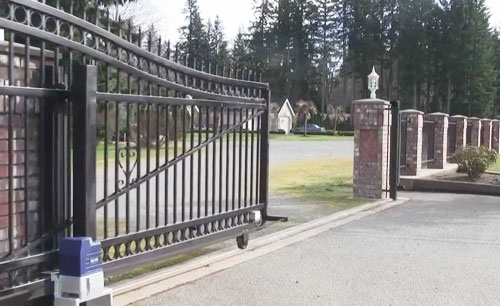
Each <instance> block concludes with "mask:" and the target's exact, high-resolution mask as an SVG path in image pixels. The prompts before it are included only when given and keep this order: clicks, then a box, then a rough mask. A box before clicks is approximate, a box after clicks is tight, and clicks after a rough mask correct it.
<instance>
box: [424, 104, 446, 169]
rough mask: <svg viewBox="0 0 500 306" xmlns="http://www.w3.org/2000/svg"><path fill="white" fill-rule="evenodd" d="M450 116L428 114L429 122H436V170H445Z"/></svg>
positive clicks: (433, 164) (433, 165)
mask: <svg viewBox="0 0 500 306" xmlns="http://www.w3.org/2000/svg"><path fill="white" fill-rule="evenodd" d="M448 116H449V115H448V114H445V113H432V114H427V115H426V116H425V117H426V119H427V120H430V121H434V162H432V164H431V165H430V167H431V168H434V169H443V168H444V166H445V164H446V159H447V155H448Z"/></svg>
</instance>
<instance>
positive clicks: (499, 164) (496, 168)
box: [488, 158, 500, 172]
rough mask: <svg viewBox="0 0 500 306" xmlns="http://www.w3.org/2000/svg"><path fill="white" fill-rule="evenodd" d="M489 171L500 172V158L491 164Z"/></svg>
mask: <svg viewBox="0 0 500 306" xmlns="http://www.w3.org/2000/svg"><path fill="white" fill-rule="evenodd" d="M488 170H489V171H495V172H500V158H498V159H497V162H496V163H495V164H493V166H491V167H490V168H489V169H488Z"/></svg>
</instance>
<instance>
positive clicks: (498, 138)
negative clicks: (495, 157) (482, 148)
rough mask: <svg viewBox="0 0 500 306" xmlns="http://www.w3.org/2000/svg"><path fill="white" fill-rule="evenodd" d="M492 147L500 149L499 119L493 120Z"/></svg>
mask: <svg viewBox="0 0 500 306" xmlns="http://www.w3.org/2000/svg"><path fill="white" fill-rule="evenodd" d="M491 131H492V133H491V148H492V149H493V150H496V151H497V152H499V151H500V121H499V120H496V119H494V120H491Z"/></svg>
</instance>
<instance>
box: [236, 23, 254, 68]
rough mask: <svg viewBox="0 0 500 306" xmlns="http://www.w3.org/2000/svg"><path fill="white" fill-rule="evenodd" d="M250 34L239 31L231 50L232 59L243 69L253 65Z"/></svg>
mask: <svg viewBox="0 0 500 306" xmlns="http://www.w3.org/2000/svg"><path fill="white" fill-rule="evenodd" d="M247 36H248V35H246V34H244V33H243V32H241V31H239V32H238V35H236V38H235V40H234V44H233V50H232V51H231V60H232V62H233V64H234V65H236V66H237V67H240V68H242V69H246V68H249V67H250V66H251V62H252V59H251V55H250V42H249V39H248V37H247Z"/></svg>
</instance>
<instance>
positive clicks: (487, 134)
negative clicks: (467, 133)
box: [480, 118, 491, 149]
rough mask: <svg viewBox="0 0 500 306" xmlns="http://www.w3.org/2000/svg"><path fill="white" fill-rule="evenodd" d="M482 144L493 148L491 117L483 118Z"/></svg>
mask: <svg viewBox="0 0 500 306" xmlns="http://www.w3.org/2000/svg"><path fill="white" fill-rule="evenodd" d="M481 131H482V132H481V136H480V137H481V145H482V146H485V147H487V148H488V149H491V119H486V118H485V119H481Z"/></svg>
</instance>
